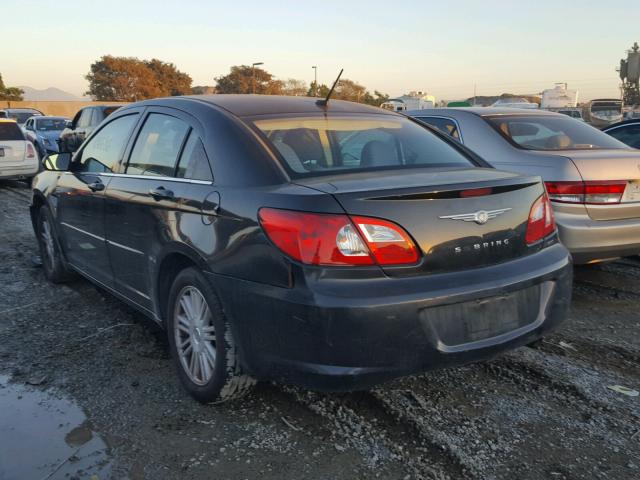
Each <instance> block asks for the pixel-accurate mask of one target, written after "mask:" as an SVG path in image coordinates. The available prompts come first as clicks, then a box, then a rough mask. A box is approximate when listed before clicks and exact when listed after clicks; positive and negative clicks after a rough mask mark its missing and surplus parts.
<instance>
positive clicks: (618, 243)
mask: <svg viewBox="0 0 640 480" xmlns="http://www.w3.org/2000/svg"><path fill="white" fill-rule="evenodd" d="M407 114H408V115H410V116H411V117H413V118H415V119H417V120H419V121H421V122H423V123H426V124H429V125H431V126H432V127H435V128H437V129H438V130H440V131H442V132H443V133H446V134H447V135H450V136H451V137H453V138H455V139H457V140H458V141H460V142H461V143H463V144H464V145H465V146H467V147H469V148H470V149H471V150H473V151H474V152H475V153H477V154H478V155H480V156H481V157H482V158H483V159H484V160H486V161H487V162H489V163H490V164H492V165H493V166H495V167H496V168H500V169H502V170H511V171H516V172H520V173H528V174H537V175H540V176H541V177H542V178H543V180H544V181H545V185H546V187H547V191H548V193H549V197H550V198H551V201H552V205H553V208H554V212H555V214H556V221H557V224H558V230H559V232H560V239H561V240H562V242H563V243H564V244H565V245H566V246H567V247H568V249H569V250H570V251H571V253H572V254H573V259H574V262H575V263H578V264H584V263H591V262H599V261H604V260H610V259H614V258H617V257H622V256H627V255H637V254H640V151H638V150H635V149H633V148H630V147H629V146H627V145H625V144H624V143H622V142H620V141H618V140H616V139H615V138H612V137H610V136H609V135H607V134H605V133H603V132H601V131H600V130H598V129H596V128H594V127H591V126H590V125H587V124H585V123H583V122H580V121H578V120H575V119H573V118H570V117H568V116H566V115H562V114H558V113H553V112H545V111H531V110H519V109H512V108H501V109H498V108H441V109H429V110H414V111H411V112H407Z"/></svg>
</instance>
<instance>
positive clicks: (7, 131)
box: [0, 122, 24, 142]
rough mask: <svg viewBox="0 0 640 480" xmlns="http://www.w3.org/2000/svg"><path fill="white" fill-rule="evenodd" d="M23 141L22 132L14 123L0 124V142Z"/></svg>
mask: <svg viewBox="0 0 640 480" xmlns="http://www.w3.org/2000/svg"><path fill="white" fill-rule="evenodd" d="M3 140H4V141H7V142H8V141H11V140H24V136H23V135H22V130H20V127H19V126H18V125H17V124H16V123H15V122H0V141H3Z"/></svg>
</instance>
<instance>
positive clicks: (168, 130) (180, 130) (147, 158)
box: [126, 113, 189, 177]
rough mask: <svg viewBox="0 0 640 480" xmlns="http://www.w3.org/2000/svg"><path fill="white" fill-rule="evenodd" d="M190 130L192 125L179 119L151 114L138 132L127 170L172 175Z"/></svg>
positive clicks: (128, 172)
mask: <svg viewBox="0 0 640 480" xmlns="http://www.w3.org/2000/svg"><path fill="white" fill-rule="evenodd" d="M188 131H189V125H187V124H186V123H185V122H183V121H182V120H180V119H179V118H176V117H171V116H169V115H163V114H161V113H152V114H150V115H149V116H148V117H147V119H146V121H145V122H144V126H143V127H142V129H141V130H140V133H139V134H138V138H137V139H136V143H135V146H134V147H133V151H132V152H131V157H130V158H129V164H128V165H127V172H126V173H127V174H128V175H152V176H161V177H172V176H173V175H174V171H175V166H176V162H177V160H178V153H179V152H180V148H181V147H182V145H183V143H184V140H185V137H186V135H187V132H188Z"/></svg>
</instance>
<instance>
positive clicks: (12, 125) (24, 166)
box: [0, 118, 40, 179]
mask: <svg viewBox="0 0 640 480" xmlns="http://www.w3.org/2000/svg"><path fill="white" fill-rule="evenodd" d="M39 167H40V162H39V159H38V154H37V152H36V149H35V147H34V146H33V144H32V143H31V142H29V141H28V140H27V139H26V138H25V136H24V133H23V132H22V129H21V128H20V127H19V126H18V124H17V123H16V122H15V120H10V119H5V118H0V179H8V178H15V179H29V178H31V177H33V176H34V175H35V174H36V173H38V170H39Z"/></svg>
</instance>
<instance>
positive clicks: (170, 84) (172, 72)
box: [144, 58, 192, 96]
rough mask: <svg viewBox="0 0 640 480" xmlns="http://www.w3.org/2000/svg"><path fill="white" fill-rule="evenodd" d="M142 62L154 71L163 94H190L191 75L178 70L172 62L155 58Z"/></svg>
mask: <svg viewBox="0 0 640 480" xmlns="http://www.w3.org/2000/svg"><path fill="white" fill-rule="evenodd" d="M144 63H145V65H146V66H147V67H149V68H150V69H151V71H152V72H153V73H154V75H155V77H156V81H157V82H158V88H159V89H160V90H162V92H163V93H162V95H163V96H176V95H189V94H191V82H192V80H191V77H190V76H189V75H187V74H186V73H184V72H181V71H180V70H178V69H177V68H176V66H175V65H174V64H173V63H166V62H163V61H162V60H158V59H157V58H152V59H151V60H145V62H144Z"/></svg>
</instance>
